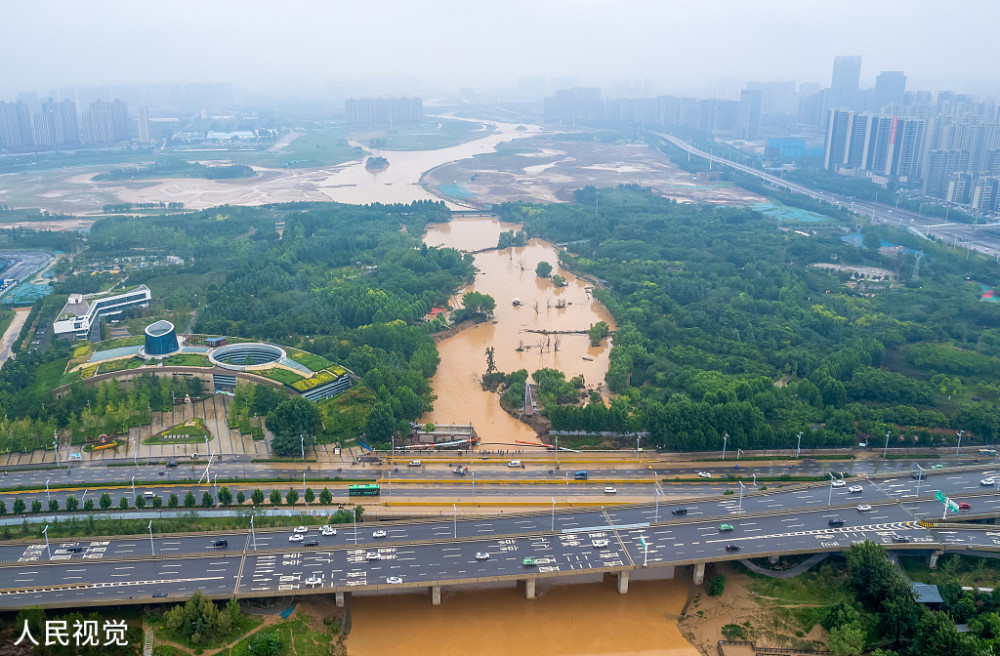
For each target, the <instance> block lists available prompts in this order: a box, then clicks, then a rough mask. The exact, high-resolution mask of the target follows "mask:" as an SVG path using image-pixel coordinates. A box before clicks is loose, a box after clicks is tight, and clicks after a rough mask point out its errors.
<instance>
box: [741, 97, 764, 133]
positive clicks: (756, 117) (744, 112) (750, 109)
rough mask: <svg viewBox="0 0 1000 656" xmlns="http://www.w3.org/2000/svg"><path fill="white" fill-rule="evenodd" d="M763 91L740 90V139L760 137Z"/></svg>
mask: <svg viewBox="0 0 1000 656" xmlns="http://www.w3.org/2000/svg"><path fill="white" fill-rule="evenodd" d="M763 95H764V93H763V92H762V91H760V90H759V89H744V90H743V91H741V92H740V117H739V121H740V126H739V137H740V139H758V138H760V113H761V107H762V101H763Z"/></svg>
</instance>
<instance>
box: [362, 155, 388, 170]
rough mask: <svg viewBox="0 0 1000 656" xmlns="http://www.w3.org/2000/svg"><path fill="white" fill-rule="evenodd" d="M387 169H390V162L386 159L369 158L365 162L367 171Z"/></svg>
mask: <svg viewBox="0 0 1000 656" xmlns="http://www.w3.org/2000/svg"><path fill="white" fill-rule="evenodd" d="M387 168H389V160H387V159H386V158H384V157H379V156H373V157H369V158H368V161H366V162H365V169H367V170H369V171H384V170H386V169H387Z"/></svg>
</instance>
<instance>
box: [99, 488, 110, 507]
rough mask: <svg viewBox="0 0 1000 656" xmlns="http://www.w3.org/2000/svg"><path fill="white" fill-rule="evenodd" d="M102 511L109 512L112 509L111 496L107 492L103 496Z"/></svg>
mask: <svg viewBox="0 0 1000 656" xmlns="http://www.w3.org/2000/svg"><path fill="white" fill-rule="evenodd" d="M100 505H101V510H107V509H108V508H110V507H111V495H110V494H108V493H107V492H105V493H104V494H102V495H101V504H100Z"/></svg>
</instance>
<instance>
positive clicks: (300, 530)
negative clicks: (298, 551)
mask: <svg viewBox="0 0 1000 656" xmlns="http://www.w3.org/2000/svg"><path fill="white" fill-rule="evenodd" d="M308 532H309V529H308V528H306V527H305V526H296V527H295V528H293V529H292V533H308Z"/></svg>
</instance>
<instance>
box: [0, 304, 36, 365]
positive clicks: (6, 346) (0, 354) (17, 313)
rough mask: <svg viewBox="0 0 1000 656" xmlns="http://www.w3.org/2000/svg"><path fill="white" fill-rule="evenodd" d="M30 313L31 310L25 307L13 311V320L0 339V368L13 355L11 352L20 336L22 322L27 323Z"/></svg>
mask: <svg viewBox="0 0 1000 656" xmlns="http://www.w3.org/2000/svg"><path fill="white" fill-rule="evenodd" d="M30 312H31V308H26V307H25V308H17V309H16V310H14V319H13V321H11V322H10V325H9V326H7V332H5V333H4V334H3V338H2V339H0V366H2V365H3V363H4V362H6V361H7V360H8V359H9V358H11V357H12V356H13V355H14V354H13V353H12V351H11V350H12V349H13V348H14V342H15V341H16V340H17V338H18V336H19V335H20V334H21V328H23V327H24V322H25V321H27V319H28V314H29V313H30Z"/></svg>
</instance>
